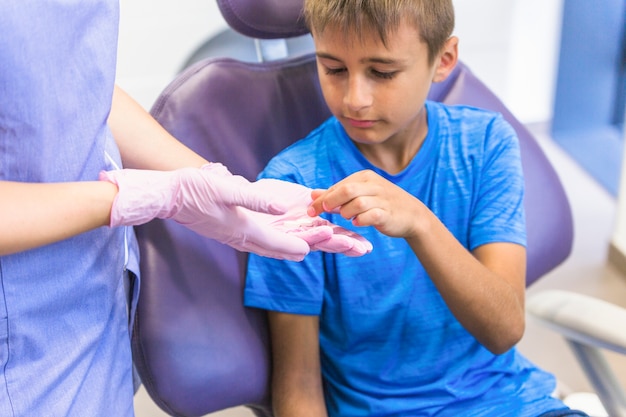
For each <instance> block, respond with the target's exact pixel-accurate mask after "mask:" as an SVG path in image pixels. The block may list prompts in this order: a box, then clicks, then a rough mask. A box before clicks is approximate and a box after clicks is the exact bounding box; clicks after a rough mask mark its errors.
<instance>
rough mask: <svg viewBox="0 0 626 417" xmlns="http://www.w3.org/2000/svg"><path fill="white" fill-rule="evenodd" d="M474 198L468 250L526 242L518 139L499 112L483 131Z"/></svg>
mask: <svg viewBox="0 0 626 417" xmlns="http://www.w3.org/2000/svg"><path fill="white" fill-rule="evenodd" d="M483 158H484V160H483V164H482V169H481V172H480V175H479V176H478V183H477V194H476V199H475V201H474V209H473V214H472V219H471V222H472V226H471V228H470V230H471V233H470V249H474V248H476V247H478V246H480V245H483V244H486V243H493V242H510V243H517V244H520V245H524V246H525V245H526V219H525V213H524V176H523V172H522V162H521V155H520V146H519V140H518V138H517V134H516V133H515V130H514V129H513V128H512V127H511V125H510V124H509V123H508V122H506V121H505V120H504V118H503V117H502V116H501V115H498V116H497V117H495V118H494V119H493V120H492V122H491V123H490V124H489V126H488V128H487V130H486V137H485V142H484V152H483Z"/></svg>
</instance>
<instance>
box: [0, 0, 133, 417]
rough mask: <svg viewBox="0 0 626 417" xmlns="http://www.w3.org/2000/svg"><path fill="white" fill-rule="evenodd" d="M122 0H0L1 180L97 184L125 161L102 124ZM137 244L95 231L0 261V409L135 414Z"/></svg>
mask: <svg viewBox="0 0 626 417" xmlns="http://www.w3.org/2000/svg"><path fill="white" fill-rule="evenodd" d="M118 3H119V2H118V0H46V1H40V0H2V1H0V31H1V32H2V34H1V35H0V180H3V181H4V180H6V181H19V182H37V183H48V182H69V181H96V180H97V179H98V173H99V172H100V171H101V170H111V169H115V168H116V167H119V166H121V159H120V155H119V150H118V149H117V146H116V144H115V141H114V140H113V136H112V134H111V132H110V130H109V127H108V126H107V118H108V115H109V111H110V108H111V99H112V93H113V86H114V81H115V66H116V57H117V35H118V20H119V4H118ZM2 198H3V197H2V196H1V195H0V204H3V203H4V201H3V200H2ZM0 233H2V231H0ZM125 242H126V245H125ZM133 248H134V249H136V245H135V244H134V236H133V233H132V229H130V228H121V227H120V228H114V229H112V228H109V227H101V228H98V229H95V230H92V231H90V232H88V233H83V234H81V235H79V236H75V237H73V238H70V239H65V240H63V241H60V242H56V243H54V244H50V245H46V246H43V247H40V248H36V249H32V250H28V251H23V252H20V253H16V254H13V255H9V256H0V416H2V417H18V416H19V417H35V416H55V417H60V416H63V417H69V416H77V417H86V416H89V417H98V416H101V417H113V416H115V417H130V416H132V415H133V414H134V412H133V382H132V359H131V349H130V335H129V329H128V326H129V317H128V311H127V301H126V294H125V288H124V279H123V274H124V269H125V268H128V269H130V270H133V271H135V272H136V271H137V269H138V268H137V258H136V256H133V253H135V254H136V252H134V251H133V250H132V249H133Z"/></svg>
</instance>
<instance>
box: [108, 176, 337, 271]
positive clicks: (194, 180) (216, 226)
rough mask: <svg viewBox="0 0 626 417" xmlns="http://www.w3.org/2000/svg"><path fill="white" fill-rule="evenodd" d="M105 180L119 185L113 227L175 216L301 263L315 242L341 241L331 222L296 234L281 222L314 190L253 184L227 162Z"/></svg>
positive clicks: (228, 240) (242, 245)
mask: <svg viewBox="0 0 626 417" xmlns="http://www.w3.org/2000/svg"><path fill="white" fill-rule="evenodd" d="M100 179H101V180H106V181H109V182H112V183H114V184H116V185H117V186H118V189H119V191H118V194H117V197H116V198H115V201H114V202H113V206H112V209H111V226H120V225H139V224H143V223H146V222H148V221H150V220H152V219H154V218H161V219H173V220H175V221H177V222H178V223H181V224H183V225H185V226H186V227H188V228H189V229H191V230H193V231H195V232H197V233H199V234H201V235H203V236H205V237H209V238H211V239H215V240H217V241H219V242H221V243H224V244H227V245H229V246H231V247H233V248H235V249H237V250H240V251H244V252H254V253H257V254H259V255H262V256H267V257H272V258H277V259H289V260H295V261H299V260H302V259H303V258H304V256H306V255H307V254H308V253H309V251H310V250H311V248H312V247H315V245H318V244H322V243H323V242H327V241H334V240H335V239H334V238H333V236H334V230H333V227H331V226H330V225H325V224H319V225H312V226H310V227H307V228H305V229H306V230H298V231H297V232H296V233H289V232H290V231H291V230H289V228H285V227H284V225H279V224H280V221H281V219H282V220H284V219H286V218H288V219H292V217H293V216H292V215H291V214H290V215H289V216H288V217H285V214H284V213H286V212H289V210H293V209H294V208H295V207H304V209H303V211H304V213H306V206H307V205H308V204H309V203H310V201H311V197H310V190H308V189H307V190H308V195H307V196H306V198H303V197H302V195H301V194H302V193H301V190H300V189H298V191H299V192H298V193H294V192H293V189H291V190H290V189H289V188H290V186H296V187H301V186H297V185H296V184H290V183H286V182H284V181H279V182H278V184H276V180H262V181H257V182H253V183H251V182H249V181H247V180H246V179H245V178H243V177H240V176H234V175H232V174H231V173H230V172H229V171H228V170H227V169H226V168H225V167H224V166H223V165H221V164H207V165H205V166H204V167H202V168H201V169H198V168H184V169H179V170H175V171H145V170H129V169H124V170H118V171H109V172H102V173H101V174H100ZM286 184H289V185H286ZM277 185H280V186H282V188H281V187H278V186H277ZM302 188H305V187H302ZM341 241H342V242H343V243H342V244H343V245H344V246H346V245H345V242H344V240H343V239H342V240H341ZM337 242H339V240H338V239H337ZM337 244H338V243H337Z"/></svg>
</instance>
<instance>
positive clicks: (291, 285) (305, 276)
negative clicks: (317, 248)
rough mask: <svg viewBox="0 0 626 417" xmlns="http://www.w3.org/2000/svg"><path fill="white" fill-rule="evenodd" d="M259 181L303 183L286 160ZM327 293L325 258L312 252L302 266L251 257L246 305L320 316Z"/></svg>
mask: <svg viewBox="0 0 626 417" xmlns="http://www.w3.org/2000/svg"><path fill="white" fill-rule="evenodd" d="M259 178H277V179H282V180H286V181H291V182H296V183H300V184H301V183H303V182H304V181H303V180H302V179H301V178H300V177H299V175H298V172H297V168H296V167H295V166H294V165H293V164H291V163H289V162H288V161H286V160H284V159H283V158H280V157H277V158H274V159H273V160H272V161H270V163H269V164H268V166H267V167H266V168H265V170H264V171H263V172H261V174H259ZM323 293H324V273H323V258H322V253H321V252H311V253H309V254H308V255H307V256H306V257H305V259H304V260H302V261H300V262H294V261H281V260H277V259H271V258H266V257H263V256H259V255H255V254H250V256H249V258H248V268H247V271H246V285H245V290H244V304H245V305H246V306H247V307H256V308H261V309H264V310H272V311H281V312H285V313H293V314H305V315H317V314H319V313H320V311H321V308H322V300H323Z"/></svg>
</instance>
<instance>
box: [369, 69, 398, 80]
mask: <svg viewBox="0 0 626 417" xmlns="http://www.w3.org/2000/svg"><path fill="white" fill-rule="evenodd" d="M372 74H373V75H374V76H375V77H377V78H382V79H385V80H390V79H392V78H393V77H395V76H396V72H395V71H391V72H383V71H376V70H374V69H373V70H372Z"/></svg>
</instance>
